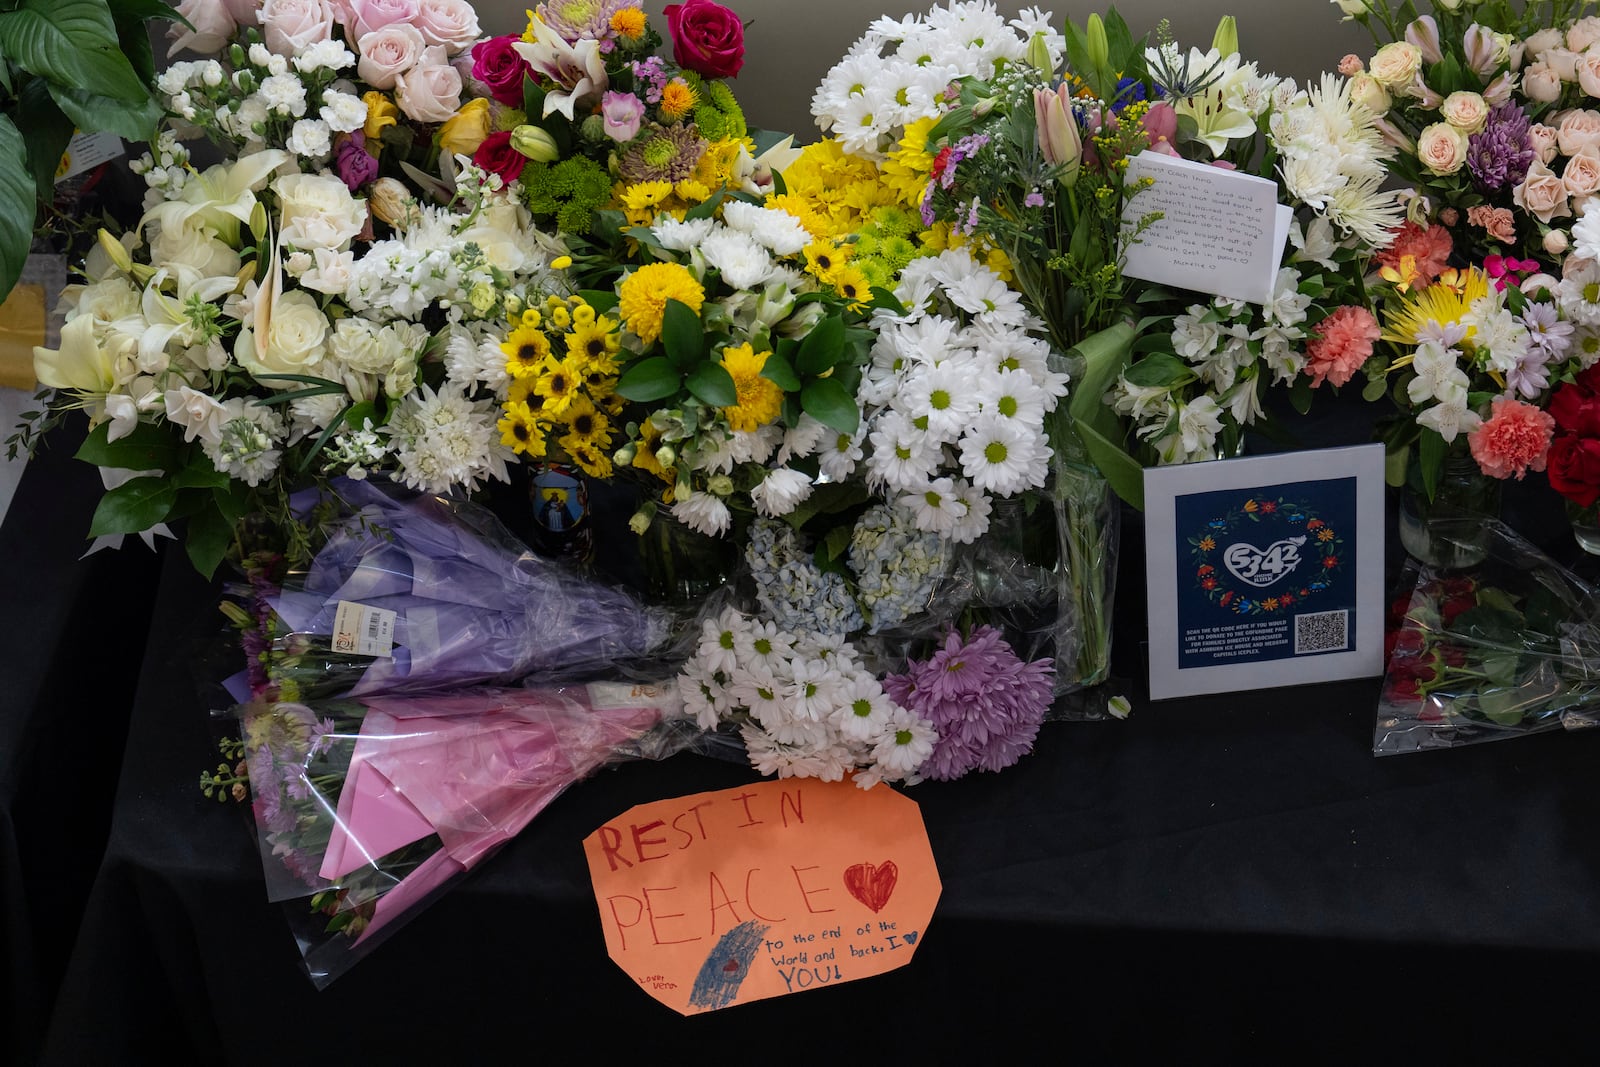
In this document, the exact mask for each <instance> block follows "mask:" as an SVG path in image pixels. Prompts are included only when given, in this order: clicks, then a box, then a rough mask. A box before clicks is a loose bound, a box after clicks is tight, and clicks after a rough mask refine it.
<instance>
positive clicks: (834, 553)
mask: <svg viewBox="0 0 1600 1067" xmlns="http://www.w3.org/2000/svg"><path fill="white" fill-rule="evenodd" d="M852 532H853V531H852V530H851V528H850V527H848V526H835V527H834V528H833V529H831V530H829V531H828V535H827V536H826V537H824V538H823V539H822V552H823V554H824V555H825V556H826V557H827V558H828V559H838V558H839V557H840V556H842V555H844V553H845V551H846V550H847V549H848V548H849V547H850V535H851V533H852Z"/></svg>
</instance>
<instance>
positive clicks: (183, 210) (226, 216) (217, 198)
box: [139, 148, 294, 247]
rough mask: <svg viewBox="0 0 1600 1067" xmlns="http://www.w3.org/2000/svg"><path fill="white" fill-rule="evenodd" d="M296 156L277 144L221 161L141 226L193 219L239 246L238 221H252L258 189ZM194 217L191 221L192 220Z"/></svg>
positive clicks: (159, 206)
mask: <svg viewBox="0 0 1600 1067" xmlns="http://www.w3.org/2000/svg"><path fill="white" fill-rule="evenodd" d="M293 159H294V156H292V155H290V154H289V153H288V152H284V151H281V150H279V149H276V148H269V149H265V150H263V151H260V152H252V153H251V154H250V155H247V156H241V157H240V158H239V159H237V160H235V161H234V162H233V163H219V164H217V165H216V166H214V167H208V168H206V170H205V172H204V173H203V174H200V175H198V176H197V177H195V178H193V179H191V180H190V181H189V183H188V184H187V185H185V186H184V187H183V193H182V194H181V195H180V196H179V198H178V199H177V200H168V201H166V202H165V203H161V204H157V205H156V206H155V207H153V208H151V209H150V210H149V211H147V212H145V214H144V218H142V219H140V220H139V226H140V228H143V227H144V225H145V224H146V223H148V222H149V221H151V220H152V219H154V220H156V221H158V222H160V223H161V225H162V227H163V228H164V229H172V228H176V227H179V226H182V225H184V224H185V223H190V224H191V225H194V226H196V227H199V228H200V229H203V230H205V229H209V230H210V231H211V232H213V233H215V234H216V235H217V236H218V237H219V238H221V239H222V240H223V241H226V242H227V243H228V244H230V245H233V246H234V247H238V244H239V224H240V223H248V222H250V218H251V214H252V213H253V212H254V211H255V209H256V204H257V200H256V193H257V192H259V191H260V189H261V186H262V185H264V184H265V183H266V181H267V179H268V178H270V177H271V176H272V173H273V172H274V171H276V170H277V169H278V168H279V167H281V166H283V165H284V164H285V163H288V162H291V161H293ZM191 220H192V221H191Z"/></svg>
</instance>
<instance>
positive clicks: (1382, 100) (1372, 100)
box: [1350, 74, 1394, 115]
mask: <svg viewBox="0 0 1600 1067" xmlns="http://www.w3.org/2000/svg"><path fill="white" fill-rule="evenodd" d="M1350 99H1351V100H1354V101H1355V102H1356V103H1358V104H1360V105H1361V106H1362V107H1365V108H1366V109H1367V110H1368V111H1370V112H1372V113H1373V114H1374V115H1384V114H1387V113H1388V111H1389V109H1390V108H1391V107H1393V106H1394V99H1393V98H1392V97H1391V96H1390V95H1389V90H1387V89H1385V88H1384V87H1383V86H1382V85H1380V84H1378V79H1376V78H1374V77H1373V76H1372V75H1370V74H1357V75H1356V76H1355V77H1353V78H1351V79H1350Z"/></svg>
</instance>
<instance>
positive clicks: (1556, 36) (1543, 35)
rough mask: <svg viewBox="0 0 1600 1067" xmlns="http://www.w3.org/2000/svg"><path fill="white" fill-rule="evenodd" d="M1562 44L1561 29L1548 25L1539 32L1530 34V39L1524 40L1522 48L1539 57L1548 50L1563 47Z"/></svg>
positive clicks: (1536, 57)
mask: <svg viewBox="0 0 1600 1067" xmlns="http://www.w3.org/2000/svg"><path fill="white" fill-rule="evenodd" d="M1561 44H1562V39H1561V31H1560V30H1557V29H1553V28H1551V27H1549V26H1546V27H1545V28H1544V29H1542V30H1540V31H1539V32H1537V33H1531V34H1529V35H1528V39H1527V40H1525V41H1523V42H1522V50H1523V51H1524V52H1525V53H1527V54H1528V55H1530V56H1532V57H1533V58H1535V59H1538V58H1539V57H1540V56H1542V55H1544V53H1545V52H1546V51H1548V50H1550V49H1552V48H1559V47H1561Z"/></svg>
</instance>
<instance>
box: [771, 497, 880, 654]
mask: <svg viewBox="0 0 1600 1067" xmlns="http://www.w3.org/2000/svg"><path fill="white" fill-rule="evenodd" d="M744 557H745V560H746V561H747V562H748V563H749V564H750V575H751V577H752V578H753V579H754V580H755V584H756V599H757V600H759V601H760V602H761V606H762V608H764V609H765V610H766V612H767V617H768V618H769V619H771V620H772V621H773V622H775V623H777V624H778V627H779V628H780V629H784V630H791V631H800V630H809V631H812V632H814V633H820V634H826V635H830V636H834V635H837V636H843V635H844V634H848V633H852V632H854V631H856V630H859V629H861V626H862V622H863V620H862V618H861V611H860V609H859V608H857V607H856V602H855V600H854V599H853V598H852V597H851V596H850V587H849V586H848V585H847V584H846V582H845V580H844V577H843V576H842V575H839V574H835V573H833V572H830V571H824V570H823V569H822V568H821V567H819V566H817V562H816V560H815V559H814V558H812V555H811V553H810V552H808V551H806V549H805V546H804V545H803V544H802V543H801V541H800V538H799V536H798V535H797V534H796V533H795V532H794V531H793V530H791V529H790V528H789V527H788V526H786V525H785V524H783V523H781V522H777V521H774V520H772V519H757V520H756V521H755V523H753V524H752V525H751V528H750V541H749V543H748V544H747V545H746V546H745V550H744Z"/></svg>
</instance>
